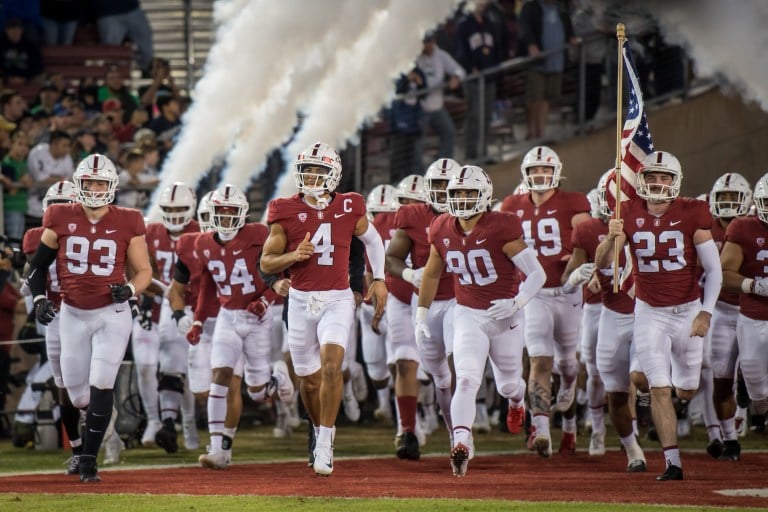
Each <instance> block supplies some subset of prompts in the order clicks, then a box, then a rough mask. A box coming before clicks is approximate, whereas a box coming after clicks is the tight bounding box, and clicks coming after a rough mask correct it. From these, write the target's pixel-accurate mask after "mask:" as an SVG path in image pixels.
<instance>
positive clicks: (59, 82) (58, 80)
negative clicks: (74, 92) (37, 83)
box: [45, 72, 82, 93]
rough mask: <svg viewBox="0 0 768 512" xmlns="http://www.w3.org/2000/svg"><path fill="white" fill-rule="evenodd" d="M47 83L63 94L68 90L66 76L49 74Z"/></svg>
mask: <svg viewBox="0 0 768 512" xmlns="http://www.w3.org/2000/svg"><path fill="white" fill-rule="evenodd" d="M45 83H51V84H53V85H54V86H55V87H56V89H58V91H59V92H61V93H63V92H64V91H66V90H67V81H66V80H65V79H64V75H63V74H62V73H59V72H53V73H47V74H46V78H45ZM81 83H82V82H81Z"/></svg>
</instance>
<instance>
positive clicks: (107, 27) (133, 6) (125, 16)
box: [91, 0, 154, 74]
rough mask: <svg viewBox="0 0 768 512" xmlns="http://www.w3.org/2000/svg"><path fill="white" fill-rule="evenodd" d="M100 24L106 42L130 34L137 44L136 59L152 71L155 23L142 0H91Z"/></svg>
mask: <svg viewBox="0 0 768 512" xmlns="http://www.w3.org/2000/svg"><path fill="white" fill-rule="evenodd" d="M91 9H92V11H93V14H94V17H95V18H96V28H97V29H98V31H99V37H100V39H101V42H102V43H104V44H115V45H118V44H123V41H124V40H125V38H126V36H127V37H128V38H129V39H130V40H131V41H133V43H134V44H135V45H136V49H137V52H136V63H137V64H138V65H139V69H141V70H142V72H144V73H145V74H149V68H150V64H151V62H152V56H153V54H154V50H153V48H152V27H151V26H150V25H149V20H147V16H146V14H144V11H143V10H142V9H141V5H140V4H139V0H91Z"/></svg>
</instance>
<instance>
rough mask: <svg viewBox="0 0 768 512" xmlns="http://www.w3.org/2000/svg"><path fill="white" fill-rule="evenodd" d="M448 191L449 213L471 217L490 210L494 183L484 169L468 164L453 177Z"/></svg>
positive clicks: (463, 217) (462, 217) (455, 215)
mask: <svg viewBox="0 0 768 512" xmlns="http://www.w3.org/2000/svg"><path fill="white" fill-rule="evenodd" d="M446 193H447V196H448V201H447V206H448V213H450V214H451V215H452V216H454V217H458V218H460V219H469V218H471V217H474V216H475V215H477V214H479V213H483V212H486V211H488V210H489V208H490V206H491V201H492V200H493V184H492V183H491V180H490V178H489V177H488V175H487V174H486V172H485V171H484V170H483V169H481V168H480V167H477V166H475V165H466V166H464V167H462V168H461V170H460V171H459V173H458V174H457V175H456V176H454V177H453V178H451V181H450V182H449V183H448V187H447V189H446Z"/></svg>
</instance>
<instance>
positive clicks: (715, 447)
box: [707, 439, 723, 459]
mask: <svg viewBox="0 0 768 512" xmlns="http://www.w3.org/2000/svg"><path fill="white" fill-rule="evenodd" d="M707 453H708V454H709V455H710V456H711V457H712V458H713V459H718V458H720V455H722V454H723V442H722V441H721V440H719V439H713V440H711V441H710V442H709V444H708V445H707Z"/></svg>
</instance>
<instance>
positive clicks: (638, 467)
mask: <svg viewBox="0 0 768 512" xmlns="http://www.w3.org/2000/svg"><path fill="white" fill-rule="evenodd" d="M645 471H646V467H645V461H644V460H643V459H635V460H633V461H631V462H630V463H629V464H628V465H627V473H645Z"/></svg>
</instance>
